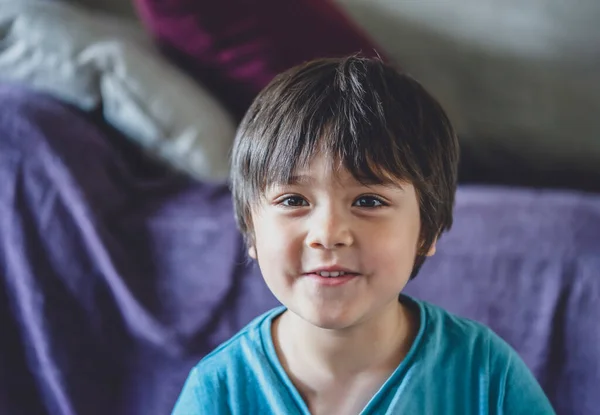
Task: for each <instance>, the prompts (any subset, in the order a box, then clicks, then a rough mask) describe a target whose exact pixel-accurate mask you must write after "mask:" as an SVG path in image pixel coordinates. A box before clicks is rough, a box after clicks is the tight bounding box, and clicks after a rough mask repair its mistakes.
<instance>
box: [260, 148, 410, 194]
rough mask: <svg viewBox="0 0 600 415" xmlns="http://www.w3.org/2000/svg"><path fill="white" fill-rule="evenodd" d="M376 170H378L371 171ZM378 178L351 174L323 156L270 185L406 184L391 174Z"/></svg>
mask: <svg viewBox="0 0 600 415" xmlns="http://www.w3.org/2000/svg"><path fill="white" fill-rule="evenodd" d="M373 170H378V169H373ZM378 173H379V174H378V176H377V177H375V176H363V175H360V174H353V173H352V172H351V171H350V170H349V169H348V168H347V167H346V166H345V165H344V163H343V161H338V160H335V159H333V158H331V157H327V156H325V155H323V154H319V155H317V156H315V157H313V158H312V159H311V160H310V162H309V163H306V164H305V165H301V166H296V167H295V169H294V170H293V171H292V174H291V175H290V176H289V177H288V178H286V180H279V181H277V182H275V183H270V185H303V186H312V185H316V184H319V183H323V182H328V183H334V184H337V185H341V186H346V187H348V186H352V187H355V186H374V185H383V186H386V187H398V188H402V187H403V186H405V185H406V184H408V182H407V181H406V180H402V179H400V178H397V177H394V176H393V175H392V174H391V173H388V172H385V171H378ZM282 179H283V178H282Z"/></svg>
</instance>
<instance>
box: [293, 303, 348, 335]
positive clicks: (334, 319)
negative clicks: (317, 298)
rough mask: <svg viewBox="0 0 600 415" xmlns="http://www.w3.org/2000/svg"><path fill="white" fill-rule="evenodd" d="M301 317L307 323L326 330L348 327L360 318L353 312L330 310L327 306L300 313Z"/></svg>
mask: <svg viewBox="0 0 600 415" xmlns="http://www.w3.org/2000/svg"><path fill="white" fill-rule="evenodd" d="M352 314H353V313H352ZM300 317H301V318H302V319H303V320H304V321H306V322H307V323H309V324H311V325H313V326H315V327H319V328H321V329H324V330H344V329H348V328H350V327H352V326H354V325H355V324H356V322H357V320H358V318H356V317H355V316H352V315H351V313H348V312H340V311H339V310H328V309H327V308H325V309H320V310H314V309H313V310H310V312H304V313H300Z"/></svg>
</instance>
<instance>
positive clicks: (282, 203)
mask: <svg viewBox="0 0 600 415" xmlns="http://www.w3.org/2000/svg"><path fill="white" fill-rule="evenodd" d="M290 199H297V200H301V201H302V203H307V202H306V199H305V198H303V197H302V196H295V195H292V196H285V197H283V198H280V199H279V200H278V201H277V202H276V203H277V204H278V205H281V206H283V207H285V208H289V209H293V208H299V207H306V205H305V204H302V205H286V204H285V202H286V201H289V200H290ZM361 199H371V200H375V201H377V202H378V203H379V204H378V205H376V206H357V207H362V208H364V209H378V208H382V207H385V206H389V204H388V203H387V202H385V201H384V200H383V199H381V198H380V197H377V196H373V195H362V196H359V197H358V198H357V199H356V200H355V201H354V202H353V203H352V206H354V205H355V203H356V202H358V201H359V200H361Z"/></svg>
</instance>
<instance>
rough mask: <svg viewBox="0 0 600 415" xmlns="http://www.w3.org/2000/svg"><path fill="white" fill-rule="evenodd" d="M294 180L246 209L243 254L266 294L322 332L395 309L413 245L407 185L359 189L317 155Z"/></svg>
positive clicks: (414, 209) (414, 204)
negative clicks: (249, 228) (250, 240)
mask: <svg viewBox="0 0 600 415" xmlns="http://www.w3.org/2000/svg"><path fill="white" fill-rule="evenodd" d="M295 174H296V175H297V179H298V180H296V181H295V183H293V184H290V185H287V184H281V185H274V186H271V187H270V188H267V189H266V191H265V195H264V196H265V197H264V198H263V200H261V201H260V202H259V204H258V205H257V206H256V207H255V208H254V209H253V211H252V222H253V228H254V240H255V245H254V246H253V247H251V248H250V255H251V256H252V257H253V258H255V259H257V260H258V263H259V265H260V268H261V271H262V274H263V276H264V279H265V281H266V283H267V285H268V286H269V288H270V289H271V291H272V292H273V294H274V295H275V296H276V297H277V298H278V300H279V301H280V302H281V303H282V304H283V305H285V306H286V307H287V308H288V309H289V310H290V311H291V312H292V313H294V314H296V315H298V316H299V317H301V318H302V319H304V320H305V321H307V322H309V323H311V324H313V325H315V326H318V327H321V328H328V329H346V328H350V327H353V326H356V325H358V324H360V323H361V322H364V321H366V320H368V319H370V318H372V317H376V316H377V315H380V314H381V313H385V312H386V311H389V310H396V308H397V307H398V294H399V293H400V292H401V291H402V289H403V288H404V286H405V285H406V283H407V281H408V279H409V277H410V273H411V271H412V268H413V264H414V260H415V256H416V253H417V249H418V248H419V242H420V241H419V231H420V217H419V203H418V201H417V195H416V193H415V189H414V187H413V186H412V185H411V184H408V183H397V184H396V185H372V186H365V185H361V184H360V183H359V182H358V181H356V179H354V178H353V177H352V175H351V174H350V173H349V172H348V171H346V170H345V169H342V170H339V171H335V170H334V169H331V168H330V163H329V162H328V161H327V160H324V159H323V158H322V157H316V158H315V159H314V160H313V161H312V163H311V164H310V166H309V168H307V169H305V170H303V171H297V172H295ZM433 252H434V248H432V250H431V251H430V254H432V253H433ZM320 270H325V271H329V273H330V276H329V277H326V276H323V275H327V274H323V273H319V271H320ZM340 271H345V272H346V273H345V274H344V275H339V276H335V275H337V274H336V273H339V272H340Z"/></svg>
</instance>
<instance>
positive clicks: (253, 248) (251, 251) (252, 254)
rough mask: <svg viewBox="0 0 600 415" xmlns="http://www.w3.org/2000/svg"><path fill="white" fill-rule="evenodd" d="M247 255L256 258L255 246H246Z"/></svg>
mask: <svg viewBox="0 0 600 415" xmlns="http://www.w3.org/2000/svg"><path fill="white" fill-rule="evenodd" d="M248 256H250V258H252V259H257V258H256V257H257V255H256V248H255V247H254V245H252V246H250V247H249V248H248Z"/></svg>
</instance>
